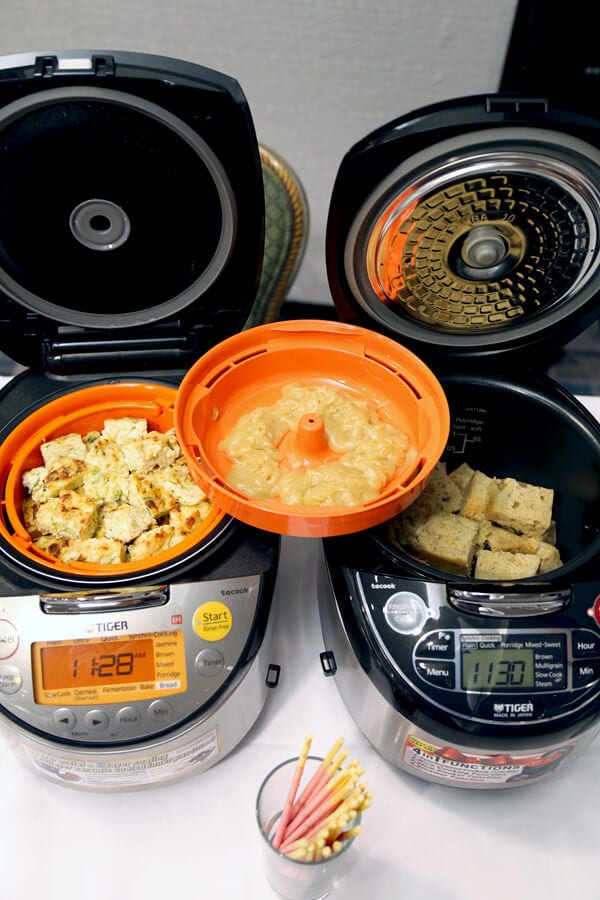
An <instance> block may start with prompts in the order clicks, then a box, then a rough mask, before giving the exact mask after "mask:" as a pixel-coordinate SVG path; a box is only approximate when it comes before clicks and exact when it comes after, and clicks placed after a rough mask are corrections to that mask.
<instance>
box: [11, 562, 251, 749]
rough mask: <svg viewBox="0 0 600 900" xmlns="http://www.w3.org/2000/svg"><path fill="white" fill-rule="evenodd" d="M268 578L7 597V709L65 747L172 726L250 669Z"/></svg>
mask: <svg viewBox="0 0 600 900" xmlns="http://www.w3.org/2000/svg"><path fill="white" fill-rule="evenodd" d="M261 581H262V579H261V577H260V576H258V575H252V576H248V577H242V578H231V579H225V580H220V581H214V582H210V581H204V582H199V583H187V584H174V585H170V586H160V587H156V588H147V587H145V588H138V589H135V588H134V589H133V590H132V589H128V590H125V589H124V590H115V591H110V592H106V593H105V594H103V595H93V596H92V595H88V596H83V595H81V594H66V595H58V594H46V595H38V596H35V595H32V596H18V597H1V596H0V709H1V710H2V711H3V712H4V713H6V715H7V716H8V718H9V719H12V720H13V721H15V722H17V723H18V724H20V725H24V726H26V727H28V728H29V729H31V730H33V731H35V732H38V733H40V734H42V735H44V736H47V735H50V736H53V737H55V738H60V739H62V740H64V741H65V742H68V743H77V744H110V743H123V742H126V741H128V740H130V741H132V740H135V741H139V740H141V739H145V738H146V739H147V738H150V737H153V736H155V735H156V734H158V733H161V732H165V731H166V730H170V729H171V728H173V727H176V726H177V725H179V724H181V723H182V722H185V721H186V720H188V719H189V718H190V717H192V716H194V715H197V714H198V713H201V711H202V710H203V709H204V708H205V707H206V705H207V704H208V703H209V702H211V701H213V700H214V698H215V697H216V695H218V694H220V693H222V692H224V691H225V690H227V687H228V685H229V684H230V683H232V681H234V680H235V677H236V675H237V674H238V673H239V671H240V668H243V661H244V656H243V654H244V652H247V649H248V640H249V635H250V634H251V632H252V629H253V626H254V624H255V620H256V615H257V609H258V604H259V597H260V591H261Z"/></svg>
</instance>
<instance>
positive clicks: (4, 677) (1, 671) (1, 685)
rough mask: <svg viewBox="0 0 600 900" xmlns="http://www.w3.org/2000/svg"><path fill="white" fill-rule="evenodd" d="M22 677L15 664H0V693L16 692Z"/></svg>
mask: <svg viewBox="0 0 600 900" xmlns="http://www.w3.org/2000/svg"><path fill="white" fill-rule="evenodd" d="M22 684H23V678H22V677H21V673H20V672H19V670H18V669H17V667H16V666H0V694H16V693H17V691H18V690H20V688H21V685H22Z"/></svg>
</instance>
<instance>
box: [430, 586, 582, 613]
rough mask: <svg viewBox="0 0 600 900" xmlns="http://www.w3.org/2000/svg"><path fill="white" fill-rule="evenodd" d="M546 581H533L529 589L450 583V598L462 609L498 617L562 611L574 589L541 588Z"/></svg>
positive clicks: (450, 600)
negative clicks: (512, 590) (477, 587)
mask: <svg viewBox="0 0 600 900" xmlns="http://www.w3.org/2000/svg"><path fill="white" fill-rule="evenodd" d="M541 587H542V585H537V586H536V585H535V584H532V585H531V589H530V590H528V591H525V590H523V591H518V592H517V591H515V592H514V593H513V592H511V591H510V590H506V589H505V590H502V589H499V590H492V589H490V590H487V591H485V590H469V589H465V588H457V587H452V586H451V585H448V602H449V603H450V604H451V605H452V606H454V607H455V608H456V609H458V610H459V611H460V612H464V613H470V614H471V615H477V616H491V617H496V618H509V617H515V618H519V617H520V618H524V617H526V616H545V615H550V614H551V613H555V612H560V610H563V609H565V607H567V606H568V605H569V603H570V601H571V589H570V588H564V589H557V590H554V591H541V590H540V588H541Z"/></svg>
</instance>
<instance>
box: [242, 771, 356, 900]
mask: <svg viewBox="0 0 600 900" xmlns="http://www.w3.org/2000/svg"><path fill="white" fill-rule="evenodd" d="M322 761H323V760H322V758H321V757H318V756H309V757H308V758H307V760H306V763H305V766H304V774H303V778H302V782H301V784H300V786H299V788H298V792H297V795H296V796H298V795H299V794H300V793H301V791H302V789H303V786H304V785H305V784H306V783H307V782H308V781H309V780H310V778H311V776H312V775H313V774H314V772H315V770H316V769H317V768H318V767H319V765H320V764H321V763H322ZM297 767H298V758H297V757H295V758H294V759H288V760H286V761H285V762H282V763H280V764H279V765H278V766H276V767H275V768H274V769H273V770H272V771H271V772H269V774H268V775H267V777H266V778H265V780H264V781H263V783H262V785H261V786H260V790H259V792H258V797H257V799H256V819H257V823H258V829H259V832H260V836H261V843H262V851H263V860H264V868H265V875H266V878H267V881H268V882H269V884H270V885H271V887H272V888H273V890H274V891H276V892H277V893H278V894H279V895H280V896H281V897H285V898H286V900H321V898H323V897H327V895H328V894H329V893H330V892H331V890H332V889H333V888H334V887H335V885H336V883H337V882H338V881H339V880H340V879H341V877H342V873H343V871H344V869H345V868H346V866H347V862H348V851H349V849H350V847H351V846H352V844H353V843H354V839H353V838H350V839H348V840H345V841H343V844H342V848H341V850H339V851H338V852H337V853H334V854H332V855H331V856H329V857H328V858H326V859H317V860H314V861H311V862H307V861H305V860H299V859H291V858H290V857H289V856H286V855H285V854H284V853H280V852H279V850H276V849H275V847H274V846H273V844H272V843H271V841H272V839H273V837H274V836H275V832H276V830H277V823H278V821H279V819H280V817H281V814H282V812H283V808H284V805H285V801H286V798H287V795H288V791H289V788H290V784H291V783H292V780H293V778H294V775H295V773H296V770H297ZM359 821H360V814H359V815H358V816H357V817H356V820H355V822H354V823H353V825H358V823H359Z"/></svg>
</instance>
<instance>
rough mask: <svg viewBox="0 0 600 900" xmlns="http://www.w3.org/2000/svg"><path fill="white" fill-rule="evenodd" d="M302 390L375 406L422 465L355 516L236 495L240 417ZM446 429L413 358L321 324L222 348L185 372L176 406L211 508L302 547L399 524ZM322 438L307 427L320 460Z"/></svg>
mask: <svg viewBox="0 0 600 900" xmlns="http://www.w3.org/2000/svg"><path fill="white" fill-rule="evenodd" d="M298 383H302V384H311V383H315V384H323V383H326V384H329V385H332V386H333V387H336V388H339V389H341V390H343V391H344V392H346V393H348V394H350V395H351V396H353V397H354V398H355V399H360V400H365V401H367V402H369V403H370V404H371V405H372V406H373V407H374V408H375V409H376V410H377V412H378V415H379V417H380V418H381V419H382V420H383V421H387V422H389V423H391V424H393V425H394V426H396V427H398V428H402V429H404V430H405V431H406V433H407V434H408V437H409V439H410V442H411V444H412V445H413V446H414V447H415V448H416V450H417V455H416V459H413V460H412V461H411V462H410V464H409V465H407V466H405V467H404V468H402V469H400V470H398V471H396V473H395V474H394V476H393V478H392V479H391V481H389V482H388V483H387V485H386V486H385V488H384V489H383V491H382V492H381V494H380V495H379V496H378V497H376V498H374V499H373V500H372V501H370V502H368V503H364V504H358V505H355V506H323V507H312V506H310V507H309V506H291V505H286V504H284V503H280V502H278V501H276V500H256V499H253V498H251V497H248V496H246V495H244V494H243V493H241V492H240V491H238V490H236V489H235V488H233V487H232V486H231V485H229V484H228V483H227V474H228V472H229V469H230V468H231V465H232V463H231V460H230V459H229V458H228V457H227V456H226V454H225V453H224V452H223V451H222V450H220V449H219V444H220V442H221V440H222V439H223V438H224V437H225V436H226V435H227V434H229V432H230V431H231V429H232V428H233V426H234V425H235V423H236V422H237V421H238V419H239V418H240V416H242V415H243V414H244V413H247V412H249V411H250V410H252V409H254V408H256V407H258V406H269V405H272V404H273V403H275V402H276V400H277V399H278V398H279V396H280V395H281V390H282V388H283V387H284V386H285V385H286V384H298ZM449 428H450V414H449V410H448V403H447V401H446V397H445V394H444V392H443V389H442V387H441V385H440V383H439V381H438V379H437V378H436V376H435V375H434V373H433V372H432V371H431V370H430V369H429V368H428V367H427V366H426V365H425V364H424V363H423V362H422V361H421V360H420V359H419V358H418V357H417V356H415V355H414V354H413V353H412V352H411V351H409V350H407V349H406V348H405V347H403V346H401V345H400V344H398V343H396V342H395V341H393V340H391V339H390V338H387V337H384V336H382V335H380V334H377V333H376V332H372V331H370V330H369V329H366V328H362V327H358V326H354V325H348V324H345V323H338V322H323V321H320V320H315V321H313V320H298V321H289V322H276V323H272V324H268V325H259V326H257V327H256V328H250V329H248V330H246V331H242V332H240V333H239V334H236V335H234V336H233V337H231V338H228V339H227V340H225V341H223V342H221V343H220V344H217V345H216V346H215V347H213V348H212V349H211V350H209V351H208V352H207V353H206V354H204V355H203V356H202V357H201V358H200V359H199V360H198V361H197V362H196V363H195V364H194V365H193V366H192V368H191V369H190V370H189V371H188V373H187V374H186V376H185V377H184V379H183V381H182V383H181V386H180V388H179V390H178V392H177V399H176V402H175V429H176V432H177V436H178V439H179V442H180V443H181V446H182V449H183V452H184V454H185V456H186V459H187V462H188V465H189V467H190V469H191V471H192V473H193V475H194V477H195V479H196V480H197V481H198V483H199V484H200V485H201V487H202V488H203V489H204V491H205V492H206V493H207V495H208V496H209V497H210V498H211V499H212V500H213V501H214V502H215V504H217V505H218V506H219V507H220V508H221V509H223V510H224V511H225V512H228V513H229V514H230V515H232V516H233V517H234V518H236V519H239V520H240V521H242V522H246V523H247V524H249V525H254V526H256V527H257V528H262V529H264V530H266V531H272V532H275V533H277V534H287V535H295V536H298V537H329V536H333V535H341V534H348V533H351V532H355V531H360V530H363V529H366V528H371V527H372V526H374V525H377V524H379V523H380V522H383V521H385V520H386V519H390V518H392V516H394V515H397V514H398V513H399V512H401V511H402V510H403V509H405V508H406V507H407V506H408V505H409V504H410V503H412V502H413V500H415V499H416V497H417V496H418V495H419V494H420V493H421V491H422V490H423V488H424V487H425V484H426V482H427V479H428V476H429V475H430V473H431V470H432V469H433V467H434V466H435V464H436V463H437V462H438V460H439V459H440V457H441V455H442V453H443V451H444V448H445V446H446V442H447V440H448V434H449ZM313 432H314V433H313ZM318 432H319V423H318V422H309V423H307V425H306V434H305V436H304V440H306V442H307V445H308V446H311V445H312V444H314V446H315V448H317V450H316V452H321V451H322V450H323V448H322V442H321V439H320V437H319V436H318ZM283 440H285V437H284V439H283Z"/></svg>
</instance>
